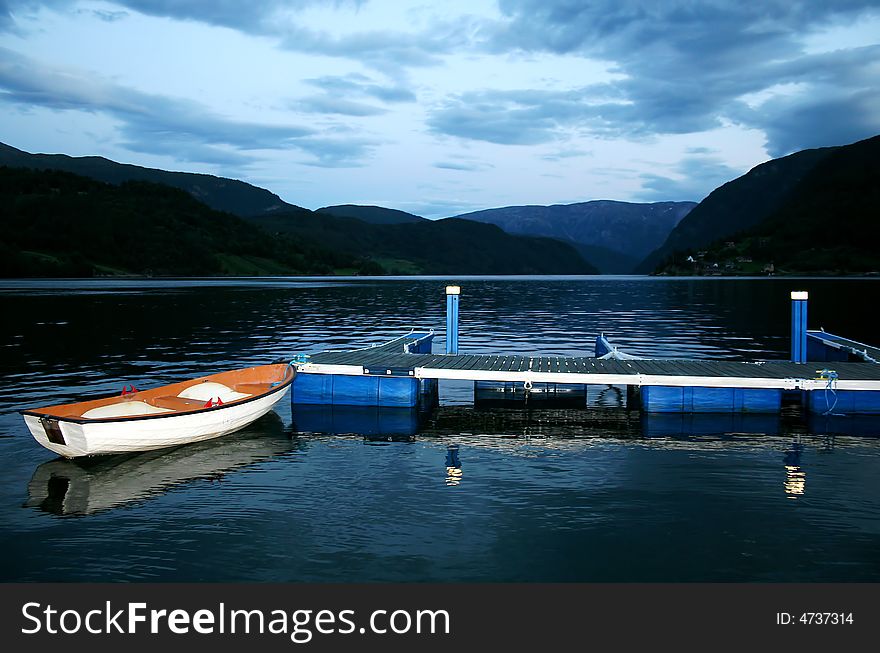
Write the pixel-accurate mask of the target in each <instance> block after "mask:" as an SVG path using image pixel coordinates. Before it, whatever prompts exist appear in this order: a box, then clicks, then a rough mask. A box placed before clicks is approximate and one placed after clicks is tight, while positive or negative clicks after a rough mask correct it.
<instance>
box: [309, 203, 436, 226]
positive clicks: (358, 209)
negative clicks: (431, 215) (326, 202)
mask: <svg viewBox="0 0 880 653" xmlns="http://www.w3.org/2000/svg"><path fill="white" fill-rule="evenodd" d="M316 212H317V213H329V214H330V215H337V216H339V217H342V218H357V219H358V220H363V221H364V222H369V223H370V224H405V223H407V222H422V221H425V220H427V218H422V217H420V216H417V215H413V214H412V213H407V212H406V211H398V210H397V209H386V208H385V207H382V206H361V205H359V204H339V205H337V206H325V207H323V208H320V209H317V211H316Z"/></svg>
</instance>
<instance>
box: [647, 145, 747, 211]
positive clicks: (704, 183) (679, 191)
mask: <svg viewBox="0 0 880 653" xmlns="http://www.w3.org/2000/svg"><path fill="white" fill-rule="evenodd" d="M743 172H745V171H744V170H736V169H735V168H732V167H730V166H728V165H727V164H725V163H723V162H722V161H721V160H720V159H718V158H716V157H712V156H688V157H685V158H683V159H681V160H680V161H679V162H678V163H677V164H676V165H675V168H674V175H675V176H673V177H669V176H664V175H661V174H659V173H653V172H652V173H642V174H641V175H639V177H640V178H641V180H642V190H641V191H640V192H639V193H637V195H636V198H637V199H638V200H641V201H644V202H666V201H670V202H673V201H674V202H687V201H692V202H699V201H700V200H702V199H703V198H704V197H706V196H707V195H708V194H709V193H711V192H712V191H713V190H715V189H716V188H718V187H719V186H721V185H722V184H725V183H727V182H728V181H730V180H731V179H735V178H736V177H739V176H740V175H742V174H743Z"/></svg>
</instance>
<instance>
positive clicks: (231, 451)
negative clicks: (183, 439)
mask: <svg viewBox="0 0 880 653" xmlns="http://www.w3.org/2000/svg"><path fill="white" fill-rule="evenodd" d="M298 446H299V445H298V444H297V443H296V441H294V440H291V438H290V435H289V433H287V432H286V431H285V429H284V424H283V422H282V420H281V418H280V417H279V416H278V415H277V414H276V413H274V412H270V413H268V414H267V415H265V416H264V417H262V418H260V419H259V420H257V421H256V422H254V423H253V424H251V425H250V426H248V427H247V428H246V429H243V430H242V431H239V432H237V433H234V434H231V435H227V436H224V437H222V438H219V439H216V440H207V441H205V442H197V443H193V444H189V445H184V446H181V447H175V448H173V449H161V450H158V451H148V452H144V453H136V454H122V455H116V456H99V457H95V458H85V459H77V460H67V459H64V458H56V459H54V460H50V461H48V462H45V463H43V464H41V465H39V466H38V467H37V468H36V470H34V474H33V476H32V477H31V480H30V483H28V499H27V502H26V503H25V507H26V508H36V509H38V510H41V511H44V512H48V513H52V514H55V515H62V516H83V515H91V514H94V513H98V512H103V511H106V510H110V509H112V508H118V507H121V506H124V505H127V504H130V503H132V502H135V501H139V500H143V499H147V498H149V497H154V496H157V495H159V494H162V493H163V492H167V491H168V490H169V489H171V488H172V487H175V486H178V485H182V484H184V483H187V482H190V481H194V480H197V479H218V478H220V477H222V476H223V475H224V474H226V473H228V472H230V471H233V470H235V469H239V468H242V467H246V466H248V465H253V464H256V463H260V462H264V461H266V460H270V459H272V458H275V457H277V456H280V455H283V454H285V453H288V452H290V451H292V450H294V449H296V448H297V447H298Z"/></svg>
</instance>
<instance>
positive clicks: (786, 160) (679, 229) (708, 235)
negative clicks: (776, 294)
mask: <svg viewBox="0 0 880 653" xmlns="http://www.w3.org/2000/svg"><path fill="white" fill-rule="evenodd" d="M836 149H837V148H834V147H825V148H820V149H814V150H803V151H802V152H796V153H795V154H790V155H788V156H785V157H782V158H779V159H773V160H771V161H767V162H766V163H762V164H761V165H759V166H756V167H755V168H752V169H751V170H750V171H749V172H747V173H746V174H745V175H743V176H742V177H739V178H737V179H734V180H733V181H729V182H727V183H726V184H724V185H723V186H720V187H719V188H716V189H715V190H714V191H712V192H711V193H710V194H709V196H708V197H706V199H704V200H703V201H702V202H700V203H699V205H697V207H696V208H695V209H694V210H693V211H691V212H690V213H689V214H688V215H687V216H686V217H685V218H684V219H683V220H682V221H681V222H679V223H678V226H676V227H675V228H674V229H673V230H672V232H671V233H670V234H669V237H668V238H667V239H666V242H664V243H663V245H662V246H661V247H659V248H658V249H657V250H655V251H654V252H652V253H651V254H650V255H649V256H647V257H646V258H645V260H643V261H642V262H641V263H640V264H639V266H638V267H637V268H636V272H638V273H639V274H650V273H651V272H653V271H654V270H655V269H656V268H657V266H659V265H660V264H662V263H663V262H664V261H665V260H666V259H668V258H669V257H670V256H672V255H673V254H674V253H675V252H684V251H686V250H697V249H702V248H704V247H706V246H708V245H709V244H710V243H711V242H713V241H715V240H718V239H721V238H724V237H727V236H731V235H733V234H736V233H739V232H741V231H744V230H746V229H749V228H751V227H753V226H755V225H757V224H758V223H760V222H762V221H763V220H766V219H767V218H768V217H770V216H771V215H772V214H773V213H774V212H775V211H778V210H779V209H780V208H781V207H782V206H783V205H784V204H785V203H786V202H787V201H788V198H789V195H790V194H791V193H792V191H793V189H794V188H795V187H796V186H798V185H799V184H800V183H801V182H802V181H803V180H804V178H805V177H806V176H807V175H808V174H809V173H810V171H812V170H813V169H814V168H815V167H816V166H817V165H818V164H819V163H820V162H821V161H822V160H824V159H825V158H826V157H828V156H829V155H830V154H832V153H833V152H834V151H835V150H836Z"/></svg>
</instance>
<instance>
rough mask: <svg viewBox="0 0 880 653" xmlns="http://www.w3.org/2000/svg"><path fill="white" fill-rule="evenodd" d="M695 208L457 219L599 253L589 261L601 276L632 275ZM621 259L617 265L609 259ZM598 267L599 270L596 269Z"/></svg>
mask: <svg viewBox="0 0 880 653" xmlns="http://www.w3.org/2000/svg"><path fill="white" fill-rule="evenodd" d="M695 206H696V203H694V202H655V203H650V204H636V203H630V202H616V201H612V200H595V201H592V202H581V203H578V204H557V205H553V206H508V207H504V208H498V209H487V210H484V211H475V212H473V213H465V214H462V215H459V216H456V217H458V218H464V219H467V220H476V221H478V222H488V223H490V224H494V225H497V226H499V227H501V228H502V229H504V230H505V231H506V232H508V233H511V234H523V235H531V236H547V237H550V238H557V239H559V240H564V241H568V242H572V243H577V244H579V245H586V246H590V247H600V248H603V249H602V250H594V253H595V254H598V257H597V258H593V259H590V258H589V254H588V253H587V250H581V252H582V254H584V255H586V256H587V257H588V260H590V262H591V263H593V264H596V265H597V266H598V267H599V269H600V270H601V271H602V272H606V273H618V274H619V273H621V272H630V271H631V270H632V267H631V265H632V262H633V261H640V260H642V259H643V258H644V257H645V256H646V255H648V254H649V253H650V252H651V251H653V250H654V249H656V248H657V247H659V246H660V245H661V244H662V243H663V241H664V240H665V239H666V237H667V236H668V235H669V232H670V231H671V230H672V229H673V228H674V227H675V226H676V225H677V224H678V223H679V221H681V220H682V218H684V217H685V216H686V215H687V214H688V213H689V212H690V211H691V209H693V208H694V207H695ZM608 250H610V251H611V253H614V252H616V253H619V254H620V255H622V256H621V257H620V259H618V260H615V259H614V257H613V254H612V255H611V256H609V252H608ZM600 261H601V264H600Z"/></svg>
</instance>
